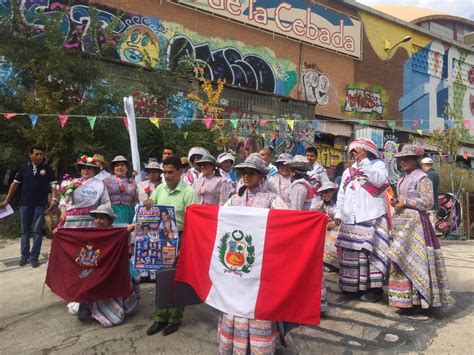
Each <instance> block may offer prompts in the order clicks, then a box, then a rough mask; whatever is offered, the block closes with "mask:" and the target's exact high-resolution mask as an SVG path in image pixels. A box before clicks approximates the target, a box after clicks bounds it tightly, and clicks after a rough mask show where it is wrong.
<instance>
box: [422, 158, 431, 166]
mask: <svg viewBox="0 0 474 355" xmlns="http://www.w3.org/2000/svg"><path fill="white" fill-rule="evenodd" d="M421 164H428V165H431V164H433V159H431V158H423V159H422V160H421Z"/></svg>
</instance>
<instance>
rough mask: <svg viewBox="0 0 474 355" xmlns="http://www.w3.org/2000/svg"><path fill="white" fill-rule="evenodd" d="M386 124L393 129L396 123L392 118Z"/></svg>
mask: <svg viewBox="0 0 474 355" xmlns="http://www.w3.org/2000/svg"><path fill="white" fill-rule="evenodd" d="M387 124H388V126H389V127H390V128H391V129H392V130H394V129H395V127H396V125H397V123H396V122H395V121H394V120H390V121H388V122H387Z"/></svg>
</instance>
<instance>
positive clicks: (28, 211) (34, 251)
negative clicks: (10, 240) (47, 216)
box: [20, 206, 45, 260]
mask: <svg viewBox="0 0 474 355" xmlns="http://www.w3.org/2000/svg"><path fill="white" fill-rule="evenodd" d="M44 210H45V207H44V206H20V217H21V258H22V259H30V260H38V257H39V254H40V251H41V243H42V242H43V224H44ZM30 232H32V234H33V248H31V251H30Z"/></svg>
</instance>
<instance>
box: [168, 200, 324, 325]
mask: <svg viewBox="0 0 474 355" xmlns="http://www.w3.org/2000/svg"><path fill="white" fill-rule="evenodd" d="M327 219H328V218H327V216H326V215H325V214H324V213H320V212H310V211H288V210H269V209H266V208H254V207H218V206H206V205H193V206H189V207H188V208H187V209H186V216H185V220H186V223H185V224H184V230H183V238H182V240H183V244H182V247H181V251H180V256H179V259H178V268H177V271H176V278H175V280H176V281H177V282H184V283H187V284H189V285H191V286H192V287H193V289H194V290H195V292H196V294H197V295H198V296H199V297H200V298H201V300H203V301H204V302H206V303H207V304H208V305H210V306H212V307H214V308H216V309H218V310H220V311H222V312H226V313H229V314H232V315H235V316H239V317H245V318H251V319H260V320H273V321H288V322H295V323H303V324H319V313H320V303H321V282H322V269H323V253H324V239H325V236H326V224H327ZM236 276H237V277H236Z"/></svg>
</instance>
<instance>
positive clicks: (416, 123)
mask: <svg viewBox="0 0 474 355" xmlns="http://www.w3.org/2000/svg"><path fill="white" fill-rule="evenodd" d="M411 124H412V126H413V128H416V127H418V125H419V124H420V120H419V119H414V120H413V122H412V123H411Z"/></svg>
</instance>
